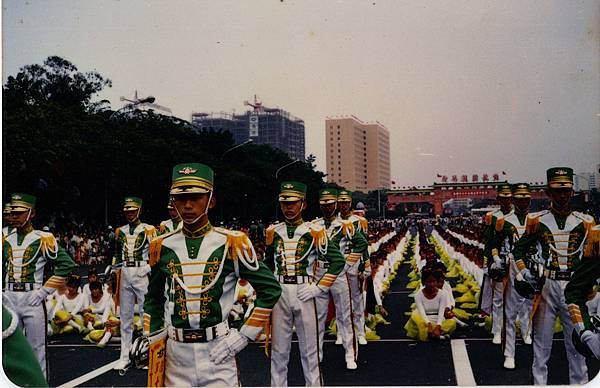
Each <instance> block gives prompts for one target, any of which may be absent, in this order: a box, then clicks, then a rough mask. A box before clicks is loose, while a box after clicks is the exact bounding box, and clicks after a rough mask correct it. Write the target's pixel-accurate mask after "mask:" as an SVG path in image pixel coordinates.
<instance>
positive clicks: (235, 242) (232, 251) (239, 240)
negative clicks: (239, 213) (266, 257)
mask: <svg viewBox="0 0 600 388" xmlns="http://www.w3.org/2000/svg"><path fill="white" fill-rule="evenodd" d="M227 245H229V257H231V258H232V259H233V260H237V259H239V258H240V257H252V248H251V242H250V239H249V238H248V236H247V235H246V234H245V233H244V232H240V231H235V230H230V231H228V233H227Z"/></svg>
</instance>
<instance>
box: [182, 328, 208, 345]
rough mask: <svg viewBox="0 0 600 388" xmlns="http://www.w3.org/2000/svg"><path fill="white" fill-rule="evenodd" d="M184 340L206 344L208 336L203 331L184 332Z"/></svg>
mask: <svg viewBox="0 0 600 388" xmlns="http://www.w3.org/2000/svg"><path fill="white" fill-rule="evenodd" d="M183 340H184V342H204V340H206V334H205V333H204V331H203V330H193V329H192V330H184V331H183Z"/></svg>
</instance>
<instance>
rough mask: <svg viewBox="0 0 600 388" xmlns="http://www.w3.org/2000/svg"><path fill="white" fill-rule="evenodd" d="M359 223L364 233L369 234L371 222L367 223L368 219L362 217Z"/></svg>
mask: <svg viewBox="0 0 600 388" xmlns="http://www.w3.org/2000/svg"><path fill="white" fill-rule="evenodd" d="M358 222H359V224H360V228H361V229H362V231H363V232H365V233H367V231H368V230H369V221H367V219H366V218H363V217H360V220H359V221H358Z"/></svg>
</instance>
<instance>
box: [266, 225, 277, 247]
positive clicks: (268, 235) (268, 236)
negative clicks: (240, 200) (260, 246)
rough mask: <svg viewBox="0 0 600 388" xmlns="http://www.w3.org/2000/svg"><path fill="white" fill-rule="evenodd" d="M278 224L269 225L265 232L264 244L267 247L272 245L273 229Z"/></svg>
mask: <svg viewBox="0 0 600 388" xmlns="http://www.w3.org/2000/svg"><path fill="white" fill-rule="evenodd" d="M277 225H279V224H273V225H269V227H268V228H267V230H266V231H265V242H266V244H267V245H271V244H273V239H274V238H275V228H276V227H277Z"/></svg>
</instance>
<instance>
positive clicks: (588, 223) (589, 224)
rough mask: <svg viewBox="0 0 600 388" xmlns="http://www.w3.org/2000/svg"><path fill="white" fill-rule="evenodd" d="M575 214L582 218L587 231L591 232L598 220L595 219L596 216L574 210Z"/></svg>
mask: <svg viewBox="0 0 600 388" xmlns="http://www.w3.org/2000/svg"><path fill="white" fill-rule="evenodd" d="M573 215H574V216H575V217H577V218H579V219H580V220H581V222H582V223H583V227H584V228H585V231H586V232H587V233H590V231H591V230H592V228H593V227H594V225H596V222H595V221H594V217H592V216H590V215H589V214H584V213H580V212H573Z"/></svg>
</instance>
